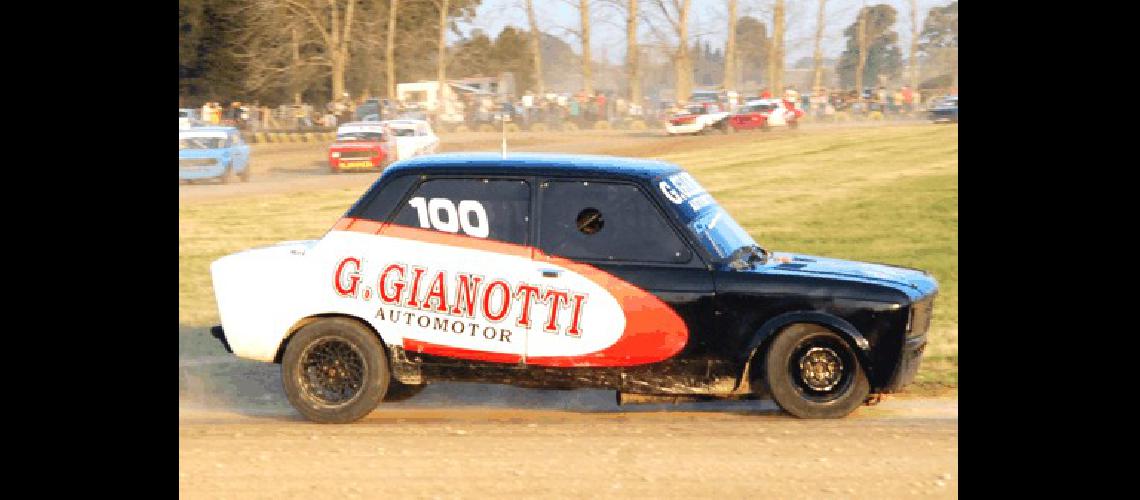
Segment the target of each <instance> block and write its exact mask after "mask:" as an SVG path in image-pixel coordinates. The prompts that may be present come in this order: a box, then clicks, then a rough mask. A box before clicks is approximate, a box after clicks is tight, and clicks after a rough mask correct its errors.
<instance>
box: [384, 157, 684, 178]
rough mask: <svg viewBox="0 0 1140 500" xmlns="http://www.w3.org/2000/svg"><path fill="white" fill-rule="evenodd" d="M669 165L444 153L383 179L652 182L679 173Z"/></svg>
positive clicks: (405, 163) (405, 164) (399, 167)
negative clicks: (448, 176) (409, 175)
mask: <svg viewBox="0 0 1140 500" xmlns="http://www.w3.org/2000/svg"><path fill="white" fill-rule="evenodd" d="M680 170H681V168H680V167H678V166H677V165H674V164H672V163H667V162H663V161H660V160H650V159H644V158H623V157H619V156H604V155H572V154H556V153H508V154H507V156H506V158H504V157H503V155H502V154H500V153H446V154H434V155H426V156H417V157H414V158H411V159H408V160H402V161H399V162H396V163H393V164H392V166H390V167H388V169H387V170H385V172H384V177H388V176H395V175H398V174H400V173H403V172H416V173H433V172H435V173H480V172H485V173H488V174H516V175H560V174H563V175H564V174H570V175H583V176H603V177H620V178H639V179H647V180H648V179H654V178H657V177H659V176H661V175H664V174H670V173H675V172H678V171H680Z"/></svg>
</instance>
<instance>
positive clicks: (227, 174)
mask: <svg viewBox="0 0 1140 500" xmlns="http://www.w3.org/2000/svg"><path fill="white" fill-rule="evenodd" d="M233 181H234V166H233V165H232V164H231V165H226V170H225V171H224V172H222V176H221V177H218V182H221V183H222V184H229V183H231V182H233Z"/></svg>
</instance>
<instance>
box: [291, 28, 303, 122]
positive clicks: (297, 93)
mask: <svg viewBox="0 0 1140 500" xmlns="http://www.w3.org/2000/svg"><path fill="white" fill-rule="evenodd" d="M300 71H301V42H300V40H298V38H297V27H296V26H294V27H293V71H292V74H293V82H292V85H290V86H291V87H292V90H293V104H296V105H297V106H300V105H301V74H300Z"/></svg>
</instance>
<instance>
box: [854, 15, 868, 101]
mask: <svg viewBox="0 0 1140 500" xmlns="http://www.w3.org/2000/svg"><path fill="white" fill-rule="evenodd" d="M855 36H856V37H857V42H858V43H859V60H858V62H857V63H856V64H855V91H856V95H857V96H858V99H859V100H860V101H861V100H862V99H863V67H864V66H865V65H866V64H867V9H866V7H864V8H863V9H862V10H860V11H859V26H858V28H856V32H855Z"/></svg>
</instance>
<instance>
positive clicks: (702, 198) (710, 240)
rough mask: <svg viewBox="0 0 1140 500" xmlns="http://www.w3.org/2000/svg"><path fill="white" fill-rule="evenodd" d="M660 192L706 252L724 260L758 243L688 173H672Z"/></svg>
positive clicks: (663, 183)
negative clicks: (675, 209) (735, 252)
mask: <svg viewBox="0 0 1140 500" xmlns="http://www.w3.org/2000/svg"><path fill="white" fill-rule="evenodd" d="M657 187H658V189H660V191H661V194H662V195H664V197H665V199H666V200H668V201H669V202H671V203H672V204H673V206H675V207H676V208H677V213H678V215H680V217H681V221H682V222H684V223H685V225H687V226H689V229H691V230H692V231H693V234H696V235H697V237H698V239H699V240H700V242H701V245H704V247H705V248H706V249H708V250H709V252H711V253H712V254H713V255H716V256H717V258H720V259H724V258H727V257H728V256H729V255H732V253H733V252H734V251H736V250H737V249H739V248H741V247H746V246H753V245H756V240H754V239H752V236H750V235H749V234H748V231H745V230H744V228H742V227H740V224H737V222H736V220H735V219H733V218H732V216H731V215H729V214H728V212H727V211H725V210H724V208H722V207H721V206H720V204H718V203H717V202H716V200H715V199H713V197H712V195H711V194H709V193H708V192H707V191H705V188H704V187H703V186H701V185H700V184H699V183H698V182H697V180H696V179H694V178H693V176H692V175H689V173H688V172H679V173H676V174H670V175H668V176H666V177H663V178H661V179H659V180H658V183H657Z"/></svg>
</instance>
